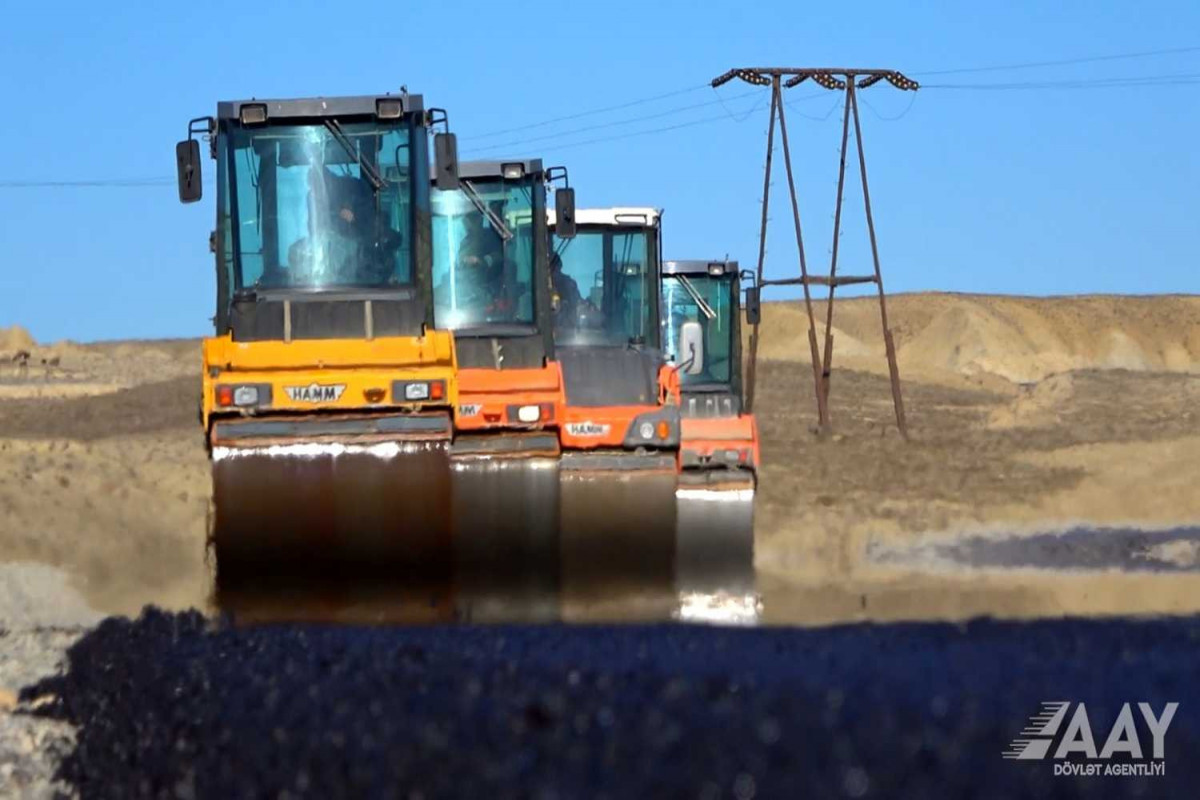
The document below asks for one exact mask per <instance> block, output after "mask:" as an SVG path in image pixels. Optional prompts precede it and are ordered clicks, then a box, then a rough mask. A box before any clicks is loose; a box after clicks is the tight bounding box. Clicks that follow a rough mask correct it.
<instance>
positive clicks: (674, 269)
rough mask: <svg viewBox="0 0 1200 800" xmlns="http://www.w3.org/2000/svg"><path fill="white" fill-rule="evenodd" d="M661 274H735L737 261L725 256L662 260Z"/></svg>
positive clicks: (736, 272)
mask: <svg viewBox="0 0 1200 800" xmlns="http://www.w3.org/2000/svg"><path fill="white" fill-rule="evenodd" d="M662 273H663V275H736V274H738V262H736V261H730V260H729V259H725V258H714V259H712V260H711V261H704V260H701V259H688V260H684V261H664V262H663V265H662Z"/></svg>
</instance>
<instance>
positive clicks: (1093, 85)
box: [921, 72, 1200, 90]
mask: <svg viewBox="0 0 1200 800" xmlns="http://www.w3.org/2000/svg"><path fill="white" fill-rule="evenodd" d="M1194 83H1200V72H1185V73H1177V74H1174V75H1134V76H1128V77H1120V78H1082V79H1064V80H1056V81H1016V82H1011V83H926V84H922V86H921V88H922V89H982V90H1002V89H1102V88H1112V87H1119V86H1181V85H1189V84H1194Z"/></svg>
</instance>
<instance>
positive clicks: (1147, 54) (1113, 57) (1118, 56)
mask: <svg viewBox="0 0 1200 800" xmlns="http://www.w3.org/2000/svg"><path fill="white" fill-rule="evenodd" d="M1195 52H1200V46H1191V47H1173V48H1169V49H1165V50H1143V51H1141V52H1137V53H1115V54H1110V55H1102V56H1085V57H1083V58H1063V59H1056V60H1054V61H1027V62H1024V63H1021V64H998V65H995V66H990V67H959V68H957V69H940V70H912V74H913V75H918V76H920V75H959V74H963V73H968V72H1002V71H1005V70H1012V69H1037V68H1039V67H1065V66H1071V65H1074V64H1094V63H1097V62H1101V61H1121V60H1124V59H1133V58H1151V57H1155V56H1167V55H1179V54H1181V53H1195Z"/></svg>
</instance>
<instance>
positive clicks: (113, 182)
mask: <svg viewBox="0 0 1200 800" xmlns="http://www.w3.org/2000/svg"><path fill="white" fill-rule="evenodd" d="M1193 52H1200V46H1188V47H1176V48H1166V49H1159V50H1145V51H1139V52H1129V53H1115V54H1106V55H1096V56H1086V57H1080V58H1069V59H1054V60H1046V61H1031V62H1024V63H1014V64H1004V65H992V66H982V67H961V68H956V69H941V70H925V71H912V73H911V74H914V75H917V76H921V77H925V76H937V75H954V74H966V73H981V72H996V71H1005V70H1024V69H1034V68H1046V67H1060V66H1070V65H1077V64H1087V63H1097V62H1104V61H1116V60H1129V59H1138V58H1151V57H1160V56H1168V55H1178V54H1184V53H1193ZM1196 84H1200V73H1177V74H1157V75H1140V76H1119V77H1110V78H1074V79H1061V80H1044V81H1011V82H1002V83H972V82H964V83H929V82H924V83H923V84H922V86H921V88H922V89H944V90H962V91H966V90H979V91H1020V90H1052V89H1070V90H1084V89H1101V88H1122V87H1158V86H1189V85H1196ZM705 89H711V90H712V91H714V92H715V93H716V97H715V98H714V99H713V100H709V101H704V102H699V103H691V104H688V105H683V106H678V107H675V108H671V109H668V110H665V111H661V112H656V113H652V114H642V115H638V116H634V117H629V118H623V119H617V120H610V121H606V122H599V123H596V124H591V125H584V126H580V127H577V128H573V129H570V130H566V131H558V132H555V133H549V134H541V135H537V136H532V137H521V138H513V139H512V140H510V141H507V142H501V143H496V144H484V145H481V146H478V147H474V148H468V152H469V153H482V152H489V151H493V150H499V149H502V148H517V147H521V146H524V145H527V144H532V143H538V142H544V141H549V140H559V139H562V138H563V137H571V136H578V135H581V134H587V133H590V132H593V131H599V130H605V129H609V128H614V127H620V126H623V125H633V124H636V123H638V122H646V121H650V120H654V119H662V118H665V117H669V116H673V115H675V114H681V113H684V112H687V111H691V110H695V109H699V108H706V107H709V106H713V105H720V106H721V107H722V111H723V112H724V113H723V114H722V115H720V116H710V117H703V118H700V119H694V120H688V121H685V122H681V123H677V124H673V125H665V126H659V127H655V128H649V129H644V130H636V131H630V132H628V133H621V134H616V135H613V136H603V137H593V138H589V139H581V140H578V141H574V142H570V141H569V142H562V143H555V144H551V145H550V146H548V147H540V148H539V149H540V150H542V151H551V150H561V149H568V148H571V147H581V146H584V145H589V144H601V143H605V142H611V141H619V140H623V139H629V138H635V137H640V136H649V135H654V134H658V133H666V132H669V131H674V130H681V129H685V128H690V127H694V126H697V125H706V124H712V123H716V122H720V121H723V120H724V121H732V122H735V123H740V122H744V121H745V120H747V119H749V117H750V116H751V115H752V114H753V113H754V112H755V111H757V110H758V109H759V108H761V106H762V104H763V99H762V96H763V95H762V93H761V92H757V91H752V92H745V93H742V94H738V95H734V96H732V97H724V96H722V95H721V94H720V93H719V92H716V90H715V89H713V88H712V87H711V85H710V84H708V83H704V84H699V85H694V86H688V87H682V88H679V89H674V90H671V91H668V92H661V93H658V94H654V95H649V96H646V97H639V98H635V99H633V100H629V101H626V102H623V103H617V104H613V105H608V106H603V107H598V108H592V109H586V110H583V111H578V112H574V113H571V114H564V115H560V116H557V117H552V118H548V119H544V120H538V121H535V122H528V123H523V124H521V125H516V126H512V127H509V128H502V129H497V130H493V131H489V132H486V133H481V134H474V135H471V136H463V137H460V141H464V142H471V141H479V140H483V139H488V138H492V137H496V136H501V135H504V134H517V133H520V132H525V131H531V130H537V129H539V128H545V127H549V126H553V125H558V124H561V123H563V122H568V121H572V120H577V119H583V118H586V117H591V116H596V115H600V114H608V113H612V112H615V111H622V110H626V109H630V108H636V107H638V106H642V105H646V104H649V103H655V102H659V101H662V100H666V99H670V98H672V97H679V96H683V95H687V94H692V93H695V92H699V91H703V90H705ZM755 94H758V95H760V97H759V100H758V102H756V103H754V104H752V105H751V106H750V107H748V108H747V109H746V110H745V111H744V112H741V113H740V114H735V113H734V111H733V110H732V109H731V108H730V106H729V105H728V103H732V102H735V101H738V100H742V99H746V98H748V97H750V96H751V95H755ZM823 94H826V92H817V93H814V94H809V95H805V96H803V97H800V98H795V99H793V100H789V101H785V102H787V104H788V108H790V109H792V110H793V111H794V112H795V113H797V114H799V115H800V116H802V117H805V118H806V119H811V120H815V121H824V120H827V119H828V118H829V117H830V116H831V115H832V114H833V112H834V111H835V110H836V109H837V108H839V107H840V106H841V103H842V98H840V97H839V98H838V100H837V101H836V102H835V103H834V104H832V105H831V107H830V109H829V111H827V112H826V113H825V114H824V115H823V116H819V117H818V116H814V115H810V114H807V113H804V112H803V111H801V110H798V109H797V108H795V105H794V104H795V103H798V102H800V101H803V100H807V99H811V98H814V97H819V96H821V95H823ZM914 102H915V93H914V95H913V98H911V99H910V100H909V105H908V106H907V107H906V108H905V109H904V111H902V112H900V114H898V115H896V116H894V117H885V116H883V115H881V114H880V113H879V112H878V111H877V110H876V109H875V108H874V107H873V106H872V105H871V104H870V103H869V102H868V101H866V100H865V99H863V104H864V105H866V106H867V107H868V108H869V109H870V110H871V112H872V113H873V114H874V115H875V116H876V117H878V118H879V119H881V120H885V121H894V120H897V119H900V118H901V117H903V116H905V115H906V114H907V113H908V112H909V111H910V110H911V109H912V106H913V103H914ZM174 182H175V179H174V178H171V177H161V178H136V179H98V180H75V181H72V180H45V181H43V180H16V179H14V180H0V189H30V188H90V187H98V188H138V187H158V186H169V185H171V184H173V183H174Z"/></svg>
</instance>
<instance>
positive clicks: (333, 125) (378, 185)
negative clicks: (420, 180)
mask: <svg viewBox="0 0 1200 800" xmlns="http://www.w3.org/2000/svg"><path fill="white" fill-rule="evenodd" d="M325 127H326V128H327V129H328V130H329V132H330V133H331V134H333V138H334V140H335V141H336V142H337V143H338V144H340V145H341V146H342V149H343V150H345V151H346V155H348V156H350V157H351V158H353V159H354V160H355V161H357V162H358V168H359V169H361V170H362V173H363V175H366V176H367V180H368V181H370V182H371V188H372V189H374V190H375V192H376V194H378V193H379V190H380V189H382V188H383V183H384V181H383V178H382V177H380V175H379V172H378V171H377V170H376V169H375V167H374V166H372V165H371V163H370V162H368V161H367V160H366V159H365V158H363V156H362V153H360V152H358V149H357V148H356V147H355V146H354V143H353V142H351V141H350V138H349V137H348V136H346V132H345V131H344V130H342V126H341V125H340V124H338V121H337V120H336V119H327V120H325Z"/></svg>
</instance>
